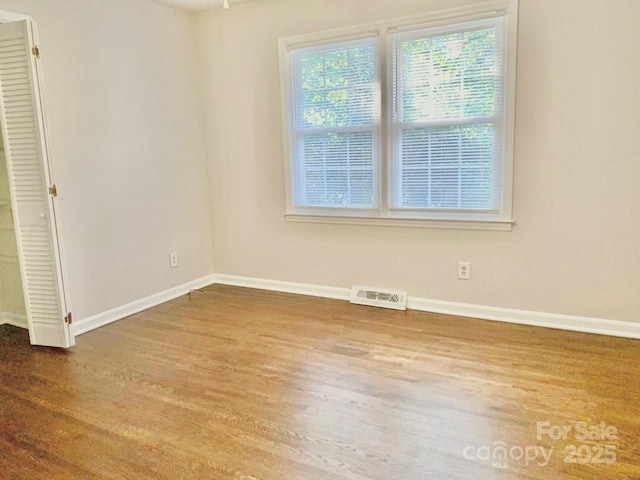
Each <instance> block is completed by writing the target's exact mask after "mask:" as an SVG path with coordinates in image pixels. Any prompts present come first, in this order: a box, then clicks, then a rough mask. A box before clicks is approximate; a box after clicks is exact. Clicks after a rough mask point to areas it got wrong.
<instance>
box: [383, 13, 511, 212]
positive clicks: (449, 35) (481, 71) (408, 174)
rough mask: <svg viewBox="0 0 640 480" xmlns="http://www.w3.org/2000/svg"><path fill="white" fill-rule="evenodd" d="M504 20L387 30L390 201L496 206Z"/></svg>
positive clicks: (459, 208)
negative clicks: (390, 32) (390, 108)
mask: <svg viewBox="0 0 640 480" xmlns="http://www.w3.org/2000/svg"><path fill="white" fill-rule="evenodd" d="M503 25H504V20H503V19H502V18H493V19H488V20H481V21H476V22H472V23H465V24H458V25H449V26H447V27H437V28H433V29H427V30H422V31H417V32H416V31H412V32H408V33H400V34H394V35H391V37H390V38H391V48H390V63H391V64H392V65H393V68H394V70H393V79H394V80H393V82H392V83H393V86H394V90H393V95H392V96H393V99H394V100H393V103H394V105H393V121H392V137H393V138H392V140H391V145H392V153H391V157H392V158H391V169H390V175H391V182H390V186H391V195H390V197H391V198H390V207H391V209H396V210H408V211H411V210H415V211H421V210H422V211H430V210H433V211H454V212H465V211H470V212H473V211H478V212H487V213H488V212H491V211H496V212H497V211H498V210H499V209H500V207H501V204H502V181H503V179H502V172H503V159H504V152H503V150H504V142H503V136H504V112H503V110H504V109H503V86H504V83H505V82H504V68H503V67H504V65H503V55H504V40H503V37H504V32H503V28H504V27H503Z"/></svg>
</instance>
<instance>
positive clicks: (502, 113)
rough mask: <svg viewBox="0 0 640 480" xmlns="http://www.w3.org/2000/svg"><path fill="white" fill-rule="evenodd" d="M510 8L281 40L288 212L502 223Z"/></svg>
mask: <svg viewBox="0 0 640 480" xmlns="http://www.w3.org/2000/svg"><path fill="white" fill-rule="evenodd" d="M515 8H516V3H515V1H508V0H505V2H504V3H503V4H502V7H501V8H498V7H496V4H495V3H493V4H491V5H490V7H489V6H488V7H484V8H483V7H482V6H479V7H478V6H476V7H474V8H472V9H469V10H467V11H462V12H461V11H459V10H457V11H456V12H455V14H453V13H452V11H447V12H442V13H441V14H431V15H429V16H427V17H425V18H416V19H412V20H407V19H404V20H402V21H390V22H383V23H379V24H376V25H367V26H363V27H355V28H353V29H348V30H342V31H340V32H331V33H328V34H319V35H310V36H305V37H295V38H289V39H282V40H281V60H282V67H283V69H282V72H283V75H282V81H283V89H282V92H283V106H284V119H285V121H284V133H285V135H284V136H285V148H286V151H287V153H288V157H289V158H288V162H287V168H286V172H287V178H286V181H287V187H288V188H287V211H286V213H287V218H289V219H291V220H303V221H323V222H338V223H370V224H397V225H427V226H440V227H454V228H455V227H461V228H495V229H510V228H511V224H512V218H511V215H512V212H511V196H512V186H511V184H512V167H513V158H512V157H513V133H514V132H513V130H514V124H513V123H514V98H515V92H514V87H515V58H514V57H515V37H516V29H515V18H516V16H515V12H514V10H515Z"/></svg>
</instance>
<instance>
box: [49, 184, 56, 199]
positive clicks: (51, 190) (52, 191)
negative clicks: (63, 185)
mask: <svg viewBox="0 0 640 480" xmlns="http://www.w3.org/2000/svg"><path fill="white" fill-rule="evenodd" d="M49 195H51V196H52V197H57V196H58V187H56V185H55V183H54V184H53V185H51V186H50V187H49Z"/></svg>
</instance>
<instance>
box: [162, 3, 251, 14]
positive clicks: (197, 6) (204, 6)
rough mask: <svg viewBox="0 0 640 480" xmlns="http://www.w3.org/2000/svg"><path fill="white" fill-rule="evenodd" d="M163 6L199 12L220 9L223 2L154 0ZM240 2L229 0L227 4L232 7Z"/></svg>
mask: <svg viewBox="0 0 640 480" xmlns="http://www.w3.org/2000/svg"><path fill="white" fill-rule="evenodd" d="M156 1H158V2H160V3H164V4H165V5H171V6H173V7H180V8H185V9H187V10H194V11H197V12H201V11H203V10H208V9H210V8H222V2H223V1H224V0H156ZM239 1H242V0H229V3H230V4H231V6H232V7H233V4H234V3H238V2H239Z"/></svg>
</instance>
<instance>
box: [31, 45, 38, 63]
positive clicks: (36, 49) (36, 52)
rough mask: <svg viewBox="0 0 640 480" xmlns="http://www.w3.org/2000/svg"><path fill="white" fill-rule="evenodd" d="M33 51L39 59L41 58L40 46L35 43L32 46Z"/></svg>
mask: <svg viewBox="0 0 640 480" xmlns="http://www.w3.org/2000/svg"><path fill="white" fill-rule="evenodd" d="M31 52H32V53H33V56H34V57H36V58H37V59H38V60H39V59H40V47H38V46H37V45H34V46H33V47H32V48H31Z"/></svg>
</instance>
